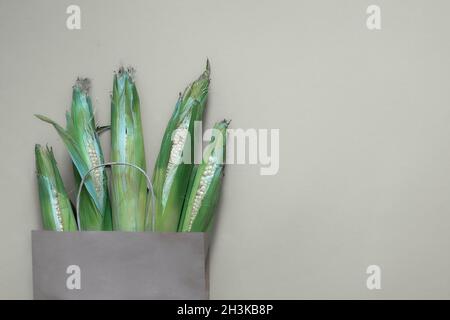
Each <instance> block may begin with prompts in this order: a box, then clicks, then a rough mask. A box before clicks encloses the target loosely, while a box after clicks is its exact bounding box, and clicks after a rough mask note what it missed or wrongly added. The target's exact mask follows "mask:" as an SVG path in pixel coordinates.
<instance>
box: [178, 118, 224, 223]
mask: <svg viewBox="0 0 450 320" xmlns="http://www.w3.org/2000/svg"><path fill="white" fill-rule="evenodd" d="M229 123H230V122H229V121H226V120H223V121H221V122H218V123H216V125H215V126H214V134H213V136H212V138H211V141H210V143H209V144H208V146H207V147H206V148H205V153H204V156H203V158H204V160H203V162H202V164H200V165H199V166H198V168H197V169H196V172H195V174H194V175H193V178H192V179H191V183H190V186H189V190H188V192H187V198H186V202H185V205H184V207H183V215H182V218H181V221H180V225H179V227H178V231H179V232H206V231H208V230H209V229H210V228H211V226H212V221H213V217H214V210H215V207H216V204H217V202H218V200H219V196H220V188H221V184H222V178H223V171H224V161H225V151H226V130H227V128H228V125H229Z"/></svg>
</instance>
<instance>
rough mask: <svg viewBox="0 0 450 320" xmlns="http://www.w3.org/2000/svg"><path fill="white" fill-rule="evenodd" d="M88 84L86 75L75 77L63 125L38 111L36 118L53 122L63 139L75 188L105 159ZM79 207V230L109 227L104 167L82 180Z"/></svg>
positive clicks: (109, 216)
mask: <svg viewBox="0 0 450 320" xmlns="http://www.w3.org/2000/svg"><path fill="white" fill-rule="evenodd" d="M89 85H90V83H89V80H88V79H77V81H76V83H75V85H74V86H73V93H72V106H71V111H70V112H67V113H66V122H67V125H66V129H64V128H62V127H61V126H59V125H58V124H57V123H55V122H54V121H52V120H50V119H49V118H47V117H44V116H41V115H37V117H38V118H39V119H41V120H43V121H45V122H48V123H50V124H52V125H53V126H54V127H55V129H56V130H57V132H58V134H59V135H60V137H61V138H62V140H63V141H64V143H65V145H66V147H67V149H68V151H69V154H70V156H71V158H72V161H73V164H74V176H75V181H76V184H77V190H78V187H79V184H80V181H81V176H84V175H86V174H87V172H88V171H89V169H92V168H93V167H95V166H98V165H100V164H103V163H104V157H103V152H102V149H101V146H100V141H99V137H98V133H97V131H96V126H95V119H94V113H93V110H92V103H91V99H90V97H89ZM79 211H80V212H79V216H80V229H81V230H111V229H112V222H111V206H110V201H109V194H108V182H107V175H106V171H105V168H103V167H101V168H97V169H95V170H94V171H92V172H91V173H90V175H89V176H88V177H87V179H86V180H85V183H84V186H83V188H82V192H81V195H80V208H79Z"/></svg>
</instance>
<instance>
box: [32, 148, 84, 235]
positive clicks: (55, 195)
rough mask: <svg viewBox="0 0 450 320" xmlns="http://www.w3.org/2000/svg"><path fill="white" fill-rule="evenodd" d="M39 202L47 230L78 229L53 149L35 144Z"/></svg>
mask: <svg viewBox="0 0 450 320" xmlns="http://www.w3.org/2000/svg"><path fill="white" fill-rule="evenodd" d="M34 151H35V156H36V175H37V179H38V188H39V202H40V206H41V214H42V221H43V225H44V229H45V230H51V231H76V230H77V224H76V221H75V217H74V214H73V210H72V206H71V203H70V200H69V197H68V196H67V192H66V189H65V188H64V184H63V182H62V179H61V175H60V173H59V170H58V167H57V165H56V161H55V157H54V155H53V150H52V149H51V148H48V147H46V148H44V147H42V146H40V145H38V144H37V145H36V146H35V149H34Z"/></svg>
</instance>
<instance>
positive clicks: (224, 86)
mask: <svg viewBox="0 0 450 320" xmlns="http://www.w3.org/2000/svg"><path fill="white" fill-rule="evenodd" d="M70 4H77V5H79V6H80V7H81V30H75V31H70V30H68V29H67V28H66V18H67V14H66V8H67V6H69V5H70ZM370 4H377V5H379V6H380V7H381V15H382V29H381V30H378V31H369V30H368V29H367V28H366V18H367V14H366V8H367V7H368V5H370ZM448 12H450V3H449V2H448V1H432V2H431V1H425V0H421V1H407V2H406V1H399V0H396V1H380V0H378V1H356V0H354V1H331V0H328V1H317V0H314V1H313V0H310V1H294V0H292V1H286V0H284V1H261V0H245V1H218V0H214V1H211V0H189V1H184V0H183V1H162V0H160V1H106V0H104V1H79V0H77V1H66V0H64V1H56V0H55V1H47V0H45V1H23V0H22V1H12V0H11V1H5V0H0V44H1V50H0V70H1V76H0V108H1V116H0V150H1V166H0V168H1V169H0V174H1V175H0V177H1V179H0V199H1V205H2V210H1V211H2V213H1V214H0V298H8V299H11V298H20V299H28V298H32V278H31V235H30V231H31V230H33V229H39V228H41V226H40V212H39V206H38V196H37V183H36V178H35V164H34V144H35V143H40V144H46V143H48V144H49V145H51V146H53V147H54V150H55V152H56V157H57V161H58V164H59V166H60V169H61V171H62V175H63V178H64V180H65V182H66V185H67V189H68V190H69V191H70V192H71V195H72V196H74V193H75V190H74V184H73V178H72V171H71V166H70V161H69V157H68V155H67V152H66V150H65V148H64V146H63V144H62V142H61V141H60V139H59V138H58V136H57V134H56V132H55V131H54V129H53V128H52V127H50V126H49V125H48V124H45V123H43V122H41V121H39V120H38V119H36V118H35V117H34V116H33V114H35V113H40V114H45V115H47V116H49V117H51V118H53V119H55V120H56V121H58V122H59V123H62V124H63V123H64V114H65V111H66V110H67V109H68V108H69V107H70V102H71V86H72V85H73V82H74V80H75V79H76V77H77V76H78V75H81V76H88V77H90V78H91V79H92V82H93V83H92V91H91V96H92V99H93V103H94V107H95V108H96V116H97V120H98V122H99V123H100V124H107V123H109V114H110V113H109V111H110V98H109V94H110V91H111V86H112V76H113V70H116V69H117V68H118V67H119V66H120V65H129V64H131V65H133V66H134V67H135V68H136V69H137V74H136V82H137V86H138V90H139V93H140V98H141V112H142V118H143V124H144V134H145V143H146V154H147V163H148V168H149V169H150V170H149V171H151V169H152V168H153V165H154V162H155V158H156V156H157V153H158V151H159V145H160V142H161V138H162V135H163V131H164V128H165V126H166V124H167V120H168V119H169V117H170V115H171V113H172V110H173V107H174V105H175V102H176V99H177V96H178V92H179V91H182V90H183V89H184V87H185V86H186V85H187V84H188V83H189V82H190V81H192V80H193V79H194V78H196V77H197V76H198V75H199V74H200V73H201V71H202V70H203V68H204V64H205V60H206V58H207V57H208V58H209V59H210V60H211V64H212V83H211V90H210V98H209V103H208V111H207V114H206V123H205V125H204V126H205V127H210V126H211V125H212V124H213V123H214V122H215V121H217V120H221V119H223V118H227V119H228V118H230V119H232V123H231V127H232V128H243V129H247V128H261V129H280V169H279V172H278V174H277V175H274V176H261V175H260V173H259V166H258V165H229V166H228V167H227V168H226V176H225V180H224V188H223V193H222V198H221V204H220V208H219V211H218V215H219V218H218V220H217V228H216V233H215V235H214V242H213V245H212V247H211V255H210V263H211V265H210V269H211V276H210V280H211V298H213V299H220V298H249V299H251V298H364V299H365V298H450V273H449V270H450V257H449V253H450V235H449V230H450V197H449V195H450V90H449V88H450V81H449V80H450V45H449V40H448V39H449V32H450V19H449V18H448ZM102 141H103V142H104V150H105V154H106V155H108V154H109V146H108V142H109V134H105V135H104V136H102ZM107 157H108V156H107ZM372 264H375V265H379V266H380V267H381V270H382V278H381V281H382V282H381V285H382V289H381V290H372V291H370V290H368V289H367V287H366V278H367V276H368V275H367V274H366V268H367V266H369V265H372Z"/></svg>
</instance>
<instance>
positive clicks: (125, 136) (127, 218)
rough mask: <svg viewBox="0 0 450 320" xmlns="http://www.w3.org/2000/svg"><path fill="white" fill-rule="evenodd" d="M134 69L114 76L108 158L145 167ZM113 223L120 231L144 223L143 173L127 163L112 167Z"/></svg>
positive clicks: (121, 70) (145, 189)
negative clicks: (133, 74)
mask: <svg viewBox="0 0 450 320" xmlns="http://www.w3.org/2000/svg"><path fill="white" fill-rule="evenodd" d="M132 73H133V70H132V69H128V70H124V69H123V68H121V69H120V70H119V72H118V73H117V74H115V76H114V84H113V93H112V101H111V161H113V162H126V163H131V164H134V165H136V166H138V167H140V168H141V169H143V170H145V168H146V165H145V152H144V138H143V134H142V124H141V113H140V105H139V96H138V93H137V89H136V86H135V83H134V80H133V77H132ZM111 191H112V192H111V200H112V207H113V225H114V229H115V230H120V231H143V230H144V229H145V222H146V218H147V217H146V216H145V215H146V212H145V208H146V200H147V199H146V198H147V185H146V179H145V176H144V175H142V174H141V173H140V172H139V171H138V170H136V169H134V168H131V167H127V166H113V167H112V181H111Z"/></svg>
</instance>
